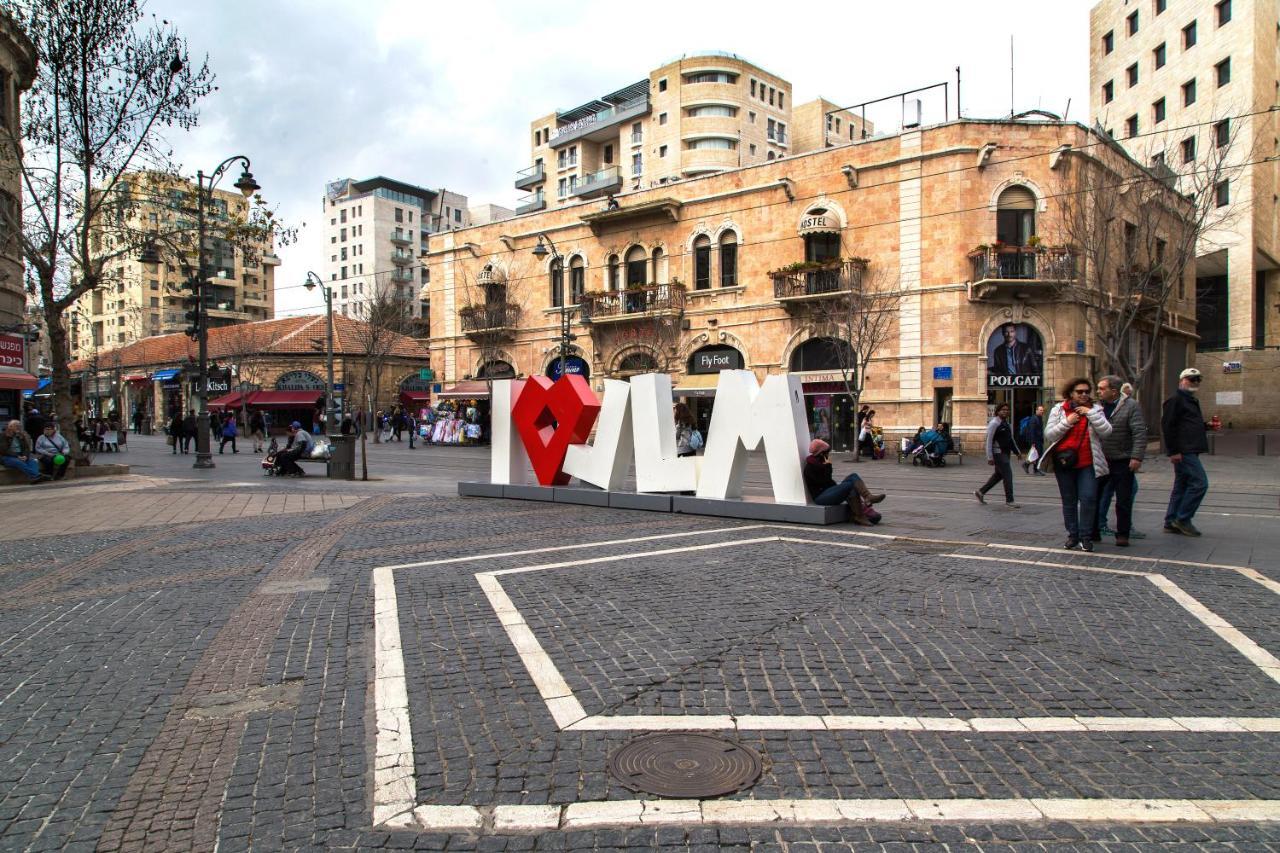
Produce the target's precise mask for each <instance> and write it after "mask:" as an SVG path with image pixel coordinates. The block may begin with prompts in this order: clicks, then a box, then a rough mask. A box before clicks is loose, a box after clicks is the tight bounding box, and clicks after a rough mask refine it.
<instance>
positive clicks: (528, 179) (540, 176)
mask: <svg viewBox="0 0 1280 853" xmlns="http://www.w3.org/2000/svg"><path fill="white" fill-rule="evenodd" d="M546 178H547V170H546V169H545V168H544V167H543V165H542V164H541V163H535V164H534V165H532V166H530V167H529V168H527V169H521V170H520V171H519V172H516V189H518V190H527V189H530V188H532V187H534V186H537V185H538V184H540V183H542V182H543V181H544V180H546Z"/></svg>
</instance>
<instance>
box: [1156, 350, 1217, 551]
mask: <svg viewBox="0 0 1280 853" xmlns="http://www.w3.org/2000/svg"><path fill="white" fill-rule="evenodd" d="M1202 378H1203V377H1202V376H1201V375H1200V371H1199V370H1196V369H1195V368H1194V367H1188V368H1187V369H1186V370H1184V371H1182V373H1180V374H1178V390H1177V391H1175V392H1174V394H1173V396H1172V397H1170V398H1169V399H1168V400H1165V401H1164V408H1163V410H1162V412H1161V415H1160V431H1161V433H1162V434H1163V436H1164V452H1165V453H1167V454H1169V461H1170V462H1172V463H1173V490H1172V491H1171V492H1170V493H1169V508H1168V509H1167V510H1166V511H1165V514H1164V529H1165V532H1166V533H1181V534H1182V535H1183V536H1199V535H1200V531H1199V530H1198V529H1197V528H1196V526H1195V524H1193V523H1192V519H1193V518H1194V517H1195V514H1196V510H1198V509H1199V508H1200V502H1201V501H1203V500H1204V496H1205V495H1206V494H1207V493H1208V491H1209V476H1208V475H1207V474H1205V472H1204V465H1202V464H1200V454H1201V453H1207V452H1208V450H1209V438H1208V424H1206V423H1205V422H1204V415H1203V414H1201V412H1200V401H1199V400H1197V399H1196V392H1198V391H1199V390H1200V380H1201V379H1202Z"/></svg>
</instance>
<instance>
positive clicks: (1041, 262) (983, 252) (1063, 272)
mask: <svg viewBox="0 0 1280 853" xmlns="http://www.w3.org/2000/svg"><path fill="white" fill-rule="evenodd" d="M969 260H970V262H972V264H973V281H985V280H989V279H1007V280H1014V281H1071V280H1073V279H1074V278H1075V277H1076V253H1075V252H1073V251H1072V250H1071V249H1065V248H1061V247H1055V248H1032V247H1028V246H1004V247H1000V248H996V247H994V246H992V247H988V248H986V249H979V250H978V251H975V252H970V253H969Z"/></svg>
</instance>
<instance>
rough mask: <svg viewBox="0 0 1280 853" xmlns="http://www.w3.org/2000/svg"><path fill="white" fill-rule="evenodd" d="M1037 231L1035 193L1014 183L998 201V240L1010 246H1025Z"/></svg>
mask: <svg viewBox="0 0 1280 853" xmlns="http://www.w3.org/2000/svg"><path fill="white" fill-rule="evenodd" d="M1035 233H1036V197H1035V194H1034V193H1032V192H1031V190H1029V189H1027V188H1026V187H1024V186H1022V185H1021V184H1014V185H1013V186H1011V187H1009V188H1007V189H1006V190H1005V191H1004V192H1002V193H1000V198H999V199H998V200H997V201H996V240H998V241H1000V242H1001V243H1004V244H1006V245H1009V246H1025V245H1027V240H1028V239H1029V238H1030V237H1032V236H1033V235H1034V234H1035Z"/></svg>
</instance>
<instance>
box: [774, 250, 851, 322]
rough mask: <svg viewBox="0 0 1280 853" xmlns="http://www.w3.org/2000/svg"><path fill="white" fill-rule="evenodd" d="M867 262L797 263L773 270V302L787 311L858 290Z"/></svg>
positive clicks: (849, 260)
mask: <svg viewBox="0 0 1280 853" xmlns="http://www.w3.org/2000/svg"><path fill="white" fill-rule="evenodd" d="M866 270H867V262H866V261H865V260H863V259H862V258H849V259H846V260H837V261H827V262H826V263H817V262H812V261H808V262H801V263H795V264H792V265H791V266H787V267H782V268H781V269H776V270H773V271H772V272H770V273H769V275H770V276H771V277H772V278H773V298H774V299H775V300H777V301H778V302H779V303H781V304H782V306H783V307H785V308H787V309H788V310H791V309H795V308H800V307H803V306H805V305H807V304H809V303H812V302H815V301H820V300H826V299H835V298H838V297H841V296H848V295H849V294H851V293H853V292H855V291H857V290H859V289H860V288H861V287H862V276H863V273H865V272H866Z"/></svg>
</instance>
